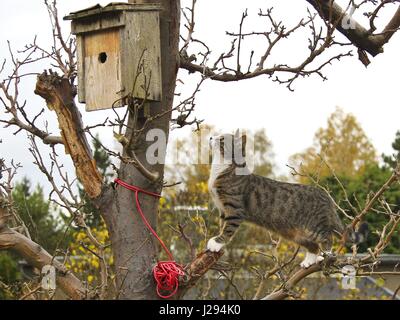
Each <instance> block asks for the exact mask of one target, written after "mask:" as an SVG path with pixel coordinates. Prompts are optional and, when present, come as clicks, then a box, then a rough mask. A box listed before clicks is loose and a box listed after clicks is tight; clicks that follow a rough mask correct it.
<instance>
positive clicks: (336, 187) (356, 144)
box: [291, 108, 400, 253]
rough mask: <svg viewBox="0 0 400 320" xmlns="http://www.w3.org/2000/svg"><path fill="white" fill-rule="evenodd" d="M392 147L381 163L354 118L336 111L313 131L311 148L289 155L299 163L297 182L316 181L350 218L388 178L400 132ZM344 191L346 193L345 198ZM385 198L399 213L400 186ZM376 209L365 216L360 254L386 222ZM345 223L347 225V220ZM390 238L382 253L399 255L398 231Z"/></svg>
mask: <svg viewBox="0 0 400 320" xmlns="http://www.w3.org/2000/svg"><path fill="white" fill-rule="evenodd" d="M392 146H393V149H394V151H395V153H394V155H391V156H387V155H383V161H384V163H383V164H380V163H379V162H378V160H377V158H376V156H375V155H376V152H375V149H374V147H373V146H372V144H371V143H370V142H369V140H368V138H367V136H366V134H365V133H364V131H363V129H362V128H361V126H360V125H359V124H358V122H357V119H356V118H355V117H354V116H353V115H350V114H345V113H344V112H343V111H342V110H341V109H339V108H338V109H336V111H335V112H334V113H333V114H332V115H331V116H330V117H329V118H328V125H327V127H326V128H321V129H319V130H318V131H317V132H316V134H315V138H314V145H313V146H312V147H310V148H308V149H307V150H306V151H305V152H303V153H299V154H296V155H294V156H292V157H291V161H292V162H294V164H295V165H298V164H299V163H301V168H300V170H299V171H300V173H302V174H304V175H297V176H296V177H297V180H298V181H299V182H301V183H315V182H318V184H320V185H321V186H324V187H325V188H326V189H328V190H329V191H330V194H331V195H332V197H333V198H334V199H335V201H336V202H337V203H338V204H339V205H340V206H341V207H342V208H344V209H345V210H346V211H347V213H348V214H349V215H353V216H354V215H356V214H357V211H358V212H360V211H361V210H362V208H363V206H364V205H365V203H366V201H367V200H368V199H369V197H370V196H371V193H372V192H376V191H377V190H379V188H380V187H381V186H382V185H383V184H384V183H385V181H386V180H387V179H388V178H389V177H390V175H391V173H392V168H393V167H394V166H395V164H396V159H397V158H398V157H399V151H400V131H399V132H397V134H396V138H395V141H394V142H393V144H392ZM318 154H320V156H318ZM335 176H336V177H335ZM310 177H312V179H310ZM338 180H339V181H340V183H339V182H338ZM340 184H342V186H341V185H340ZM343 189H344V190H346V193H347V198H346V194H345V192H344V190H343ZM384 198H385V200H386V201H387V203H389V204H390V205H391V206H392V210H393V212H396V211H398V210H399V209H400V186H399V184H396V185H394V186H393V187H392V188H390V189H389V190H387V191H386V192H385V194H384ZM346 199H348V201H347V200H346ZM379 209H380V208H379V203H378V204H376V205H375V206H374V207H373V210H374V211H371V212H370V213H369V214H367V215H366V221H367V222H368V223H369V226H370V229H371V232H370V234H369V236H368V240H367V242H366V243H365V244H363V245H362V247H361V248H360V251H363V250H366V249H367V247H368V246H372V245H373V244H376V243H377V240H378V233H379V232H380V231H381V230H382V227H383V226H384V224H385V223H386V222H387V220H388V217H387V216H386V215H385V214H384V213H382V210H379ZM343 218H344V217H343ZM344 222H345V223H347V224H348V223H349V221H346V219H344ZM392 239H393V240H392V242H391V243H390V244H389V246H388V247H387V248H386V249H385V252H386V253H400V235H399V232H398V231H397V232H395V234H394V236H393V238H392Z"/></svg>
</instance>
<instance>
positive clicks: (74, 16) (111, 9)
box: [64, 2, 161, 20]
mask: <svg viewBox="0 0 400 320" xmlns="http://www.w3.org/2000/svg"><path fill="white" fill-rule="evenodd" d="M159 10H161V6H160V5H159V4H132V3H126V2H111V3H109V4H108V5H106V6H104V7H103V6H101V5H100V4H96V5H95V6H91V7H89V8H86V9H82V10H79V11H74V12H71V13H70V14H69V15H67V16H65V17H64V20H78V19H83V18H88V17H93V16H102V15H106V14H110V13H111V14H112V13H116V12H120V11H159Z"/></svg>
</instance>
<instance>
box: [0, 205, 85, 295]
mask: <svg viewBox="0 0 400 320" xmlns="http://www.w3.org/2000/svg"><path fill="white" fill-rule="evenodd" d="M6 216H7V210H5V209H4V208H2V207H0V220H1V218H2V217H6ZM0 222H1V221H0ZM0 250H13V251H15V252H16V253H17V254H19V255H20V256H21V257H23V258H24V259H25V260H26V261H27V262H28V263H29V264H30V265H32V266H33V267H35V268H38V269H40V270H41V269H42V268H43V267H44V266H46V265H52V266H54V267H55V268H56V271H57V273H56V275H57V276H56V281H57V284H58V285H59V286H60V288H61V289H62V290H63V291H64V292H65V293H66V294H67V295H68V296H69V297H70V298H72V299H75V300H81V299H86V298H87V294H88V291H87V289H86V288H85V286H84V285H83V284H82V282H81V281H80V280H79V279H78V278H77V277H75V275H74V274H73V273H72V272H71V271H69V270H68V269H67V268H66V267H65V266H64V265H63V264H61V263H60V262H58V261H57V260H55V259H54V258H53V257H52V256H51V255H50V254H49V253H48V252H47V251H46V250H44V249H43V248H42V247H41V246H40V245H38V244H37V243H35V242H33V241H32V240H30V239H29V238H27V237H25V236H24V235H22V234H20V233H18V232H16V231H14V230H12V229H10V228H8V227H6V226H5V225H4V224H2V225H0Z"/></svg>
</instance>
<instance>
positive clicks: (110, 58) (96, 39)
mask: <svg viewBox="0 0 400 320" xmlns="http://www.w3.org/2000/svg"><path fill="white" fill-rule="evenodd" d="M119 39H120V29H110V30H104V31H101V32H96V33H90V34H86V35H85V40H84V42H85V48H84V74H85V75H84V77H85V80H84V83H85V84H84V86H85V101H86V111H93V110H101V109H108V108H111V107H112V105H113V103H114V102H115V101H117V100H119V99H120V98H121V96H122V95H123V93H122V79H121V61H120V42H119ZM121 105H122V104H121V102H119V103H117V104H115V105H114V106H121Z"/></svg>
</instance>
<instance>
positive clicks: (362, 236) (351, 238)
mask: <svg viewBox="0 0 400 320" xmlns="http://www.w3.org/2000/svg"><path fill="white" fill-rule="evenodd" d="M335 233H336V235H338V236H339V237H340V238H341V237H342V236H344V240H345V242H346V243H351V244H360V243H363V242H365V241H366V240H367V237H368V233H369V227H368V223H367V222H361V223H360V225H359V226H358V230H357V231H355V230H353V228H352V227H351V226H348V227H347V228H345V229H344V230H343V231H342V232H339V231H335Z"/></svg>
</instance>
